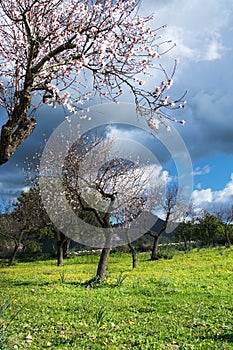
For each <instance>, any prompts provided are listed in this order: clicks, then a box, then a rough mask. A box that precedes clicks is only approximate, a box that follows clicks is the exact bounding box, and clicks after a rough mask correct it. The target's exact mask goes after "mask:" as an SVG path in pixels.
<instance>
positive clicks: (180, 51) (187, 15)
mask: <svg viewBox="0 0 233 350" xmlns="http://www.w3.org/2000/svg"><path fill="white" fill-rule="evenodd" d="M143 3H144V4H145V5H146V4H148V6H145V7H147V12H148V11H151V12H155V13H156V16H155V23H159V25H162V24H167V25H168V29H167V31H166V38H167V39H172V40H173V41H175V42H176V44H177V47H176V49H174V50H172V54H174V55H175V56H177V55H179V56H180V57H182V59H183V58H187V59H192V60H194V61H201V60H207V61H210V60H216V59H220V58H221V57H222V55H223V54H224V52H225V50H226V48H225V46H224V44H223V43H222V31H223V30H224V29H226V28H227V29H228V28H229V20H230V18H231V14H232V10H233V3H232V1H231V0H222V1H219V0H206V1H205V3H204V5H203V1H202V0H192V1H186V0H170V1H166V2H162V1H161V2H160V1H156V2H155V1H154V0H151V1H150V0H144V2H143Z"/></svg>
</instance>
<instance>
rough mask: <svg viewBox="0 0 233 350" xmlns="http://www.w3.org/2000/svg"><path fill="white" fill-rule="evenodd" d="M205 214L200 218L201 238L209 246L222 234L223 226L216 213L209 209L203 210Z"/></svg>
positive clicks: (199, 231)
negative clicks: (210, 211)
mask: <svg viewBox="0 0 233 350" xmlns="http://www.w3.org/2000/svg"><path fill="white" fill-rule="evenodd" d="M203 213H204V214H203V216H202V217H199V218H198V220H197V221H198V226H197V230H198V235H199V239H200V240H201V241H202V242H203V243H204V244H207V245H208V246H213V245H214V242H215V241H216V240H218V239H219V237H221V236H222V233H223V232H222V227H221V224H220V223H219V220H218V219H217V218H216V216H215V215H213V214H211V213H209V212H208V211H206V210H204V211H203Z"/></svg>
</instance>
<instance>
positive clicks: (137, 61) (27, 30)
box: [0, 0, 184, 164]
mask: <svg viewBox="0 0 233 350" xmlns="http://www.w3.org/2000/svg"><path fill="white" fill-rule="evenodd" d="M138 4H139V1H132V0H127V1H125V0H124V1H123V0H116V1H110V0H107V1H89V0H80V1H70V0H53V1H51V0H34V1H29V0H11V1H9V0H1V2H0V43H1V44H0V75H1V77H2V81H1V82H0V107H1V109H2V116H3V117H2V122H3V121H4V120H5V116H6V118H7V119H6V120H5V121H4V122H3V125H2V128H1V136H0V164H3V163H5V162H7V161H8V159H9V158H10V157H11V155H12V154H13V153H14V152H15V151H16V149H17V148H18V147H19V145H20V144H21V143H22V142H23V141H24V140H25V139H26V138H27V137H28V136H29V135H31V133H32V132H33V130H34V128H35V127H36V118H35V111H36V109H37V108H38V107H40V106H42V105H44V104H47V105H52V106H54V105H55V104H60V105H63V106H65V107H66V108H67V109H68V111H69V112H71V113H73V112H75V111H77V110H79V109H80V106H82V104H83V103H85V101H87V100H88V99H89V98H90V95H93V92H94V94H98V95H100V97H101V98H102V97H103V98H108V99H110V100H113V101H116V100H117V99H118V97H119V96H120V95H121V94H122V93H123V88H125V89H126V90H127V91H130V92H131V93H132V94H133V97H134V100H135V103H136V106H137V109H138V111H139V112H141V113H143V112H145V111H147V113H146V114H145V113H144V116H145V117H146V118H147V121H148V124H149V125H150V126H151V127H152V128H156V127H157V125H158V123H159V122H160V121H163V120H164V119H163V118H169V119H171V118H170V117H169V116H168V115H167V113H163V109H164V108H166V109H169V110H172V109H175V108H183V107H184V103H183V101H182V99H183V97H182V98H178V99H174V100H171V99H169V97H168V96H166V91H167V89H169V88H170V87H171V85H172V83H173V75H174V73H175V69H176V62H175V64H174V67H173V68H172V70H171V72H170V73H168V72H167V71H166V70H165V69H164V68H163V66H162V65H161V64H158V65H157V66H156V65H155V61H156V59H157V58H160V57H161V56H162V55H164V54H166V53H167V52H168V51H169V50H170V49H171V47H172V46H173V44H171V43H170V41H164V40H163V39H161V36H160V35H158V34H159V32H160V30H161V29H162V28H164V26H163V27H161V28H159V29H157V30H153V29H151V28H149V26H148V23H149V22H150V21H151V20H152V16H148V17H145V18H140V17H139V16H138ZM154 67H156V68H157V72H158V70H160V72H161V75H160V77H161V82H158V83H157V84H156V85H155V87H154V88H153V89H152V91H149V90H146V89H143V87H142V85H143V81H142V79H141V77H143V76H145V75H150V74H151V72H152V69H153V68H154ZM160 77H159V79H160ZM141 107H144V108H146V109H143V110H142V108H141ZM148 111H149V112H148ZM154 116H156V118H157V120H155V118H154ZM180 122H181V123H183V121H180Z"/></svg>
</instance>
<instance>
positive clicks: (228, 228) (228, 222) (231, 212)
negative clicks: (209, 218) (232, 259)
mask: <svg viewBox="0 0 233 350" xmlns="http://www.w3.org/2000/svg"><path fill="white" fill-rule="evenodd" d="M214 212H215V216H216V218H217V219H218V220H219V222H220V223H221V224H222V226H223V230H224V236H225V239H226V244H227V246H228V247H230V246H231V239H230V234H231V232H232V224H233V205H231V204H228V205H224V206H221V207H219V208H216V209H215V210H214Z"/></svg>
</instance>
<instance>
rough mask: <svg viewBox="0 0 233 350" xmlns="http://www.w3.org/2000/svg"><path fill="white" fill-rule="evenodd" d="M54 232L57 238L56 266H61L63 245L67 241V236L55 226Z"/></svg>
mask: <svg viewBox="0 0 233 350" xmlns="http://www.w3.org/2000/svg"><path fill="white" fill-rule="evenodd" d="M54 232H55V235H56V239H57V266H62V265H63V258H64V252H65V245H66V243H67V240H68V238H67V237H66V236H65V235H64V234H63V233H62V232H61V231H59V230H58V229H57V228H54Z"/></svg>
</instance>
